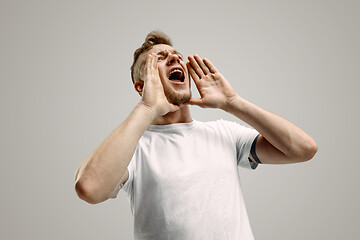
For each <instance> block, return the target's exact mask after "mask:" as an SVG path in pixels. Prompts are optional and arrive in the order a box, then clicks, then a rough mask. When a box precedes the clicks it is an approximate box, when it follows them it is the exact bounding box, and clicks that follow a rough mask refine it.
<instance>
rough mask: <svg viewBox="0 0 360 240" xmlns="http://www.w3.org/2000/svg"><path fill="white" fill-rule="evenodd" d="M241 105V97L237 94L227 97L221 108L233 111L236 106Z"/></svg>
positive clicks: (229, 111)
mask: <svg viewBox="0 0 360 240" xmlns="http://www.w3.org/2000/svg"><path fill="white" fill-rule="evenodd" d="M240 106H241V97H240V96H239V95H237V94H235V95H234V96H232V97H229V98H227V99H226V101H225V104H224V106H223V107H222V108H221V109H222V110H224V111H225V112H228V113H232V112H233V111H234V110H235V109H236V108H239V107H240Z"/></svg>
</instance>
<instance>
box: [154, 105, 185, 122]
mask: <svg viewBox="0 0 360 240" xmlns="http://www.w3.org/2000/svg"><path fill="white" fill-rule="evenodd" d="M190 122H192V118H191V114H190V109H189V106H184V107H182V108H180V109H179V110H177V111H175V112H171V113H168V114H166V115H164V116H160V117H157V118H155V119H154V120H153V121H152V123H151V124H152V125H167V124H174V123H190Z"/></svg>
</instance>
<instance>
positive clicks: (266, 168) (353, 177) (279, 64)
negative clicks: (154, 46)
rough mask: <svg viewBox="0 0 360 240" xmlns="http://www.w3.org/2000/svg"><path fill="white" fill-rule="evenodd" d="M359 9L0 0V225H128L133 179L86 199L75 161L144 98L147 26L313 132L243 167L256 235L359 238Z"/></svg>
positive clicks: (30, 228)
mask: <svg viewBox="0 0 360 240" xmlns="http://www.w3.org/2000/svg"><path fill="white" fill-rule="evenodd" d="M359 11H360V4H359V1H350V0H348V1H344V0H342V1H340V0H339V1H300V0H299V1H222V2H221V3H219V1H195V0H194V1H143V2H140V1H126V2H125V1H85V0H84V1H45V0H44V1H25V0H24V1H20V0H18V1H16V0H11V1H10V0H9V1H4V0H1V2H0V32H1V38H0V68H1V71H0V79H1V88H0V89H1V92H0V93H1V94H0V97H1V103H0V104H1V125H0V128H1V137H0V141H1V153H0V156H1V167H0V187H1V198H0V239H4V240H7V239H133V237H132V235H133V234H132V231H133V223H132V221H133V218H132V216H131V212H130V205H129V202H128V199H127V197H126V195H125V193H123V192H121V193H120V194H119V196H118V198H117V199H115V200H109V201H106V202H104V203H101V204H98V205H89V204H87V203H85V202H83V201H81V200H80V199H78V198H77V196H76V194H75V191H74V174H75V171H76V169H77V167H78V166H79V164H80V163H81V161H82V160H83V159H84V158H85V157H86V156H87V155H88V154H90V153H91V152H92V151H93V150H94V149H95V147H96V146H97V145H98V144H100V143H101V141H102V140H103V139H104V138H105V137H106V136H107V135H108V134H109V133H110V132H111V131H112V130H113V129H114V128H115V127H117V126H118V125H119V124H120V123H121V121H122V120H124V119H125V118H126V116H127V115H128V114H129V112H130V111H131V110H132V108H133V107H134V106H135V104H136V103H137V102H138V101H139V96H138V95H137V94H136V93H135V91H134V90H133V87H132V85H131V80H130V71H129V68H130V66H131V63H132V57H133V51H134V50H135V49H136V48H137V47H138V46H139V45H140V44H141V43H142V41H143V40H144V38H145V36H146V34H147V33H148V32H149V31H151V30H153V29H159V30H162V31H164V32H166V33H167V34H168V35H169V36H170V37H171V38H172V40H173V42H174V46H175V48H176V49H178V50H179V51H180V52H182V53H183V55H186V56H187V55H188V54H194V53H198V54H200V56H202V57H207V58H209V59H210V60H212V61H213V63H214V64H215V66H216V67H217V68H218V69H219V70H220V71H221V72H222V74H223V75H224V76H225V77H226V78H227V79H228V80H229V81H230V83H231V84H232V85H233V87H234V88H235V90H236V91H237V92H238V94H239V95H241V96H242V97H244V98H245V99H248V100H249V101H252V102H254V103H255V104H257V105H259V106H261V107H263V108H265V109H268V110H270V111H272V112H274V113H276V114H278V115H280V116H283V117H285V118H286V119H288V120H290V121H292V122H293V123H295V124H297V125H298V126H299V127H301V128H303V129H304V130H305V131H306V132H307V133H309V134H310V135H311V136H313V137H314V138H315V140H316V141H317V143H318V146H319V151H318V153H317V155H316V156H315V158H314V159H313V160H311V161H309V162H306V163H301V164H294V165H263V166H260V167H259V168H258V169H257V170H256V171H249V170H246V169H239V171H240V173H241V181H242V186H243V192H244V195H245V201H246V205H247V209H248V214H249V217H250V222H251V225H252V229H253V232H254V236H255V238H256V239H277V240H278V239H293V240H297V239H299V240H300V239H301V240H303V239H328V240H330V239H356V238H357V236H358V235H359V234H360V230H359V227H358V216H359V206H358V204H359V202H360V197H359V177H358V171H359V165H360V164H359V162H360V160H359V157H358V155H357V149H358V144H357V143H358V134H359V127H358V122H359V120H360V119H359V116H360V115H359V107H358V106H357V105H358V103H359V97H358V91H359V80H360V79H359V76H360V74H359V62H360V61H359V60H360V59H359V56H360V55H359V53H360V52H359V50H360V47H359V42H360V34H359V25H360V24H359V21H360V15H359ZM195 91H196V90H194V92H195ZM191 109H192V114H193V118H194V119H197V120H213V119H219V118H224V119H228V120H235V118H234V117H233V116H230V115H228V114H225V113H223V112H221V111H220V110H209V109H200V108H197V107H191Z"/></svg>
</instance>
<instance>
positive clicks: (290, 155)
mask: <svg viewBox="0 0 360 240" xmlns="http://www.w3.org/2000/svg"><path fill="white" fill-rule="evenodd" d="M140 60H141V61H145V67H144V71H143V74H141V76H140V79H139V80H138V81H136V82H135V83H134V88H135V90H136V91H137V92H139V93H140V95H141V96H142V98H141V100H140V102H139V103H138V104H137V105H136V107H135V108H134V109H133V111H132V112H131V113H130V115H129V116H128V117H127V118H126V119H125V121H124V122H122V123H121V124H120V126H118V127H117V128H116V129H115V130H114V131H113V132H112V133H111V134H110V135H109V136H108V137H107V138H106V139H105V140H104V141H103V142H102V143H101V144H100V145H99V146H98V147H97V148H96V149H95V150H94V151H93V152H92V153H91V154H90V156H89V157H88V158H86V159H85V160H84V161H83V162H82V164H81V165H80V167H79V169H78V171H77V173H76V178H75V189H76V192H77V194H78V196H79V197H80V198H81V199H83V200H84V201H87V202H89V203H93V204H94V203H99V202H102V201H105V200H107V199H108V198H110V197H111V196H112V194H113V193H114V191H115V190H116V189H117V188H118V187H119V186H120V185H121V184H123V183H125V182H126V180H127V179H128V172H127V166H128V164H129V162H130V160H131V158H132V155H133V154H134V151H135V148H136V145H137V143H138V141H139V139H140V137H141V136H142V135H143V133H144V132H145V131H146V129H147V128H148V127H149V125H151V124H173V123H185V122H191V121H192V118H191V115H190V111H189V107H188V105H197V106H199V107H202V108H219V109H222V110H224V111H226V112H228V113H230V114H233V115H234V116H236V117H238V118H239V119H241V120H242V121H244V122H246V123H248V124H249V125H251V126H252V127H254V128H255V129H256V130H257V131H259V133H260V136H259V138H258V141H257V144H256V153H257V155H258V157H259V159H260V160H261V161H262V163H264V164H285V163H297V162H303V161H307V160H310V159H311V158H312V157H313V156H314V155H315V153H316V152H317V144H316V143H315V141H314V140H313V139H312V138H311V137H310V136H309V135H307V134H306V133H305V132H304V131H302V130H301V129H300V128H298V127H297V126H295V125H294V124H292V123H290V122H289V121H287V120H285V119H283V118H281V117H279V116H277V115H276V114H273V113H271V112H269V111H266V110H264V109H262V108H260V107H258V106H256V105H255V104H252V103H250V102H248V101H246V100H245V99H243V98H241V97H240V96H239V95H237V94H236V92H235V91H234V90H233V88H232V87H231V85H230V83H229V82H228V81H227V80H226V79H225V78H224V76H223V75H221V73H220V72H219V71H218V70H217V69H216V68H215V66H214V65H213V64H212V63H211V62H210V61H209V60H207V59H202V58H200V56H198V55H194V56H193V55H190V56H189V57H188V60H189V62H188V63H185V61H184V59H182V57H180V56H179V54H178V53H177V52H176V51H174V49H173V48H172V47H171V46H168V45H164V44H159V45H155V46H154V47H153V48H151V49H150V50H148V51H146V52H144V53H142V54H141V55H140ZM173 68H182V69H183V71H184V74H185V81H184V83H181V84H180V83H179V82H173V81H170V80H169V79H168V74H169V72H170V71H171V70H172V69H173ZM190 76H191V78H192V79H193V81H194V83H195V86H196V87H197V89H198V91H199V93H200V96H201V97H200V98H191V97H190V96H191V93H190ZM173 96H175V97H173ZM179 99H180V100H179ZM139 119H141V121H139ZM250 158H251V159H252V157H251V156H250ZM252 160H253V159H252Z"/></svg>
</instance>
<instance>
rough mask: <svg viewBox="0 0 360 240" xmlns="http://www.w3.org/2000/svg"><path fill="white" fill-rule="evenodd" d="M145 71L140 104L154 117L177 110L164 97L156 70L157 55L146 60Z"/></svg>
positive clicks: (153, 54)
mask: <svg viewBox="0 0 360 240" xmlns="http://www.w3.org/2000/svg"><path fill="white" fill-rule="evenodd" d="M145 69H146V73H145V80H144V88H143V92H142V100H141V102H140V103H141V104H143V105H144V106H146V107H147V108H148V109H149V110H150V111H153V112H154V114H155V115H156V116H155V117H158V116H163V115H166V114H167V113H169V112H175V111H177V110H179V109H180V107H179V106H177V105H174V104H172V103H169V101H168V100H167V98H166V96H165V93H164V87H163V85H162V83H161V79H160V75H159V70H158V64H157V55H156V54H155V53H151V54H150V55H149V57H148V59H147V60H146V66H145Z"/></svg>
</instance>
